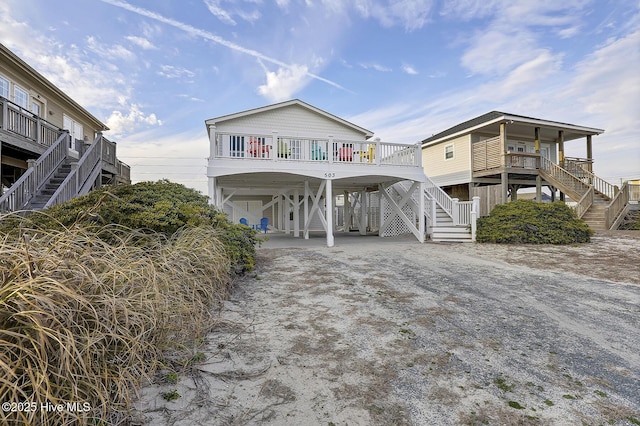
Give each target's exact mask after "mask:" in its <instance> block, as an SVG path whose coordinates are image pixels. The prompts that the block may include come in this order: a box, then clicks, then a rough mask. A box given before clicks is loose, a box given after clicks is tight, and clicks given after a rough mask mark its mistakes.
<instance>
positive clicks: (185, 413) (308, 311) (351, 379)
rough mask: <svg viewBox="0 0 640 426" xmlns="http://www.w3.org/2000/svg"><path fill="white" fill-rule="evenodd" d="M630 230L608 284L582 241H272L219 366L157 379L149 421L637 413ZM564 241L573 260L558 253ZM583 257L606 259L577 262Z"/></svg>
mask: <svg viewBox="0 0 640 426" xmlns="http://www.w3.org/2000/svg"><path fill="white" fill-rule="evenodd" d="M601 238H604V239H607V241H609V243H611V241H610V240H611V238H610V237H608V236H606V235H605V236H602V237H601ZM621 238H626V237H624V236H623V237H621ZM629 239H630V241H632V243H631V245H629V243H628V242H627V243H625V242H624V241H623V242H622V243H621V242H620V241H618V244H617V245H616V244H613V243H611V244H613V245H612V246H611V247H613V246H615V247H618V249H619V250H620V253H621V254H620V256H618V257H615V256H614V257H612V259H621V260H620V262H625V263H621V264H615V261H614V260H612V261H611V262H613V263H610V264H609V267H610V268H611V271H612V272H610V273H609V274H608V275H609V276H611V277H613V278H614V279H616V280H617V281H609V280H605V279H602V278H597V277H601V276H603V274H604V276H607V275H606V270H605V271H604V272H603V271H602V268H603V266H602V265H598V264H596V263H594V262H593V256H592V257H591V259H592V260H591V262H589V260H588V259H589V256H588V255H584V256H582V255H581V256H572V255H571V253H570V252H571V250H573V249H572V248H557V247H550V246H538V247H530V246H528V247H526V246H513V247H512V248H511V249H509V247H506V248H505V246H501V247H497V246H492V245H480V244H437V243H425V244H418V243H417V242H415V241H414V240H411V239H409V238H399V239H380V238H378V237H355V238H353V237H347V236H345V237H342V238H340V237H339V238H338V239H337V240H336V246H335V247H333V248H326V247H324V245H323V243H324V240H323V239H322V238H318V239H311V240H309V241H300V240H293V239H282V238H273V239H272V240H270V241H269V242H268V243H267V244H265V246H264V247H263V248H261V249H260V250H259V251H258V253H259V258H258V266H257V269H256V271H255V273H254V274H252V275H251V276H247V277H244V278H243V279H242V280H240V281H238V282H237V283H236V285H235V287H234V291H233V294H232V295H231V298H230V300H229V301H228V302H227V303H226V304H225V308H224V309H223V311H222V312H221V320H222V323H221V327H220V328H219V329H218V330H217V331H216V332H214V333H212V334H211V335H209V337H208V339H207V341H208V342H209V343H208V345H209V346H208V347H207V348H206V350H205V351H204V355H205V356H204V362H203V363H202V364H200V365H198V366H196V368H194V369H193V370H192V371H191V374H190V375H188V376H185V377H182V378H181V379H180V381H179V383H178V384H177V385H171V384H164V385H154V386H148V387H146V388H144V389H143V392H142V398H141V401H142V402H141V403H140V404H139V409H140V411H141V412H142V413H143V414H144V417H145V419H146V421H147V422H148V423H149V424H181V425H182V424H184V425H191V424H215V425H218V424H219V425H227V424H229V425H230V424H259V425H325V426H330V425H402V424H408V425H439V424H442V425H450V424H469V425H474V424H492V425H494V424H505V425H514V424H523V425H528V424H531V425H538V424H550V425H551V424H552V425H557V424H589V425H591V424H603V423H611V424H618V425H638V424H640V285H638V284H639V283H638V282H635V279H634V278H630V279H627V278H628V277H638V278H640V269H639V268H640V267H639V266H638V263H637V262H638V256H637V253H640V235H637V234H634V235H633V236H632V237H629ZM603 244H604V243H603ZM634 244H635V246H634ZM598 247H600V246H598ZM598 247H596V246H594V245H583V246H581V247H578V248H574V249H575V250H578V251H579V252H582V253H583V252H585V251H588V250H591V252H593V251H594V250H596V251H597V250H598ZM600 249H601V247H600ZM629 250H631V252H629ZM633 250H635V255H634V252H633ZM554 253H555V255H554ZM563 253H569V254H568V257H567V258H568V259H569V260H570V262H571V263H572V265H573V269H572V268H570V267H563V266H562V264H561V262H559V259H557V258H554V259H551V258H550V257H551V256H552V255H554V256H560V255H562V254H563ZM607 253H608V254H611V248H609V249H608V252H607ZM574 254H575V253H574ZM627 255H628V256H630V257H629V258H630V259H636V262H635V263H633V262H632V263H631V264H629V263H628V260H627V258H626V257H625V256H627ZM545 256H546V257H545ZM585 256H586V257H585ZM545 258H546V259H547V260H548V262H545ZM577 258H580V259H583V262H584V264H585V268H587V267H588V266H589V265H591V266H593V267H592V268H591V269H594V270H595V269H597V271H594V272H593V273H588V272H584V271H587V270H588V268H587V269H584V268H583V269H578V271H582V272H583V273H582V274H576V273H573V272H566V271H575V264H576V262H578V260H576V259H577ZM571 259H573V260H571ZM508 262H512V263H508ZM525 265H529V266H525ZM531 265H533V266H535V268H532V267H530V266H531ZM558 265H560V266H558ZM616 268H617V269H616ZM619 268H627V269H631V271H632V273H631V274H628V273H627V272H626V271H625V273H624V274H617V275H616V274H615V271H616V270H618V269H619ZM634 268H635V270H636V272H637V273H636V274H635V275H634V274H633V269H634ZM174 389H175V390H177V393H178V394H179V395H180V398H178V399H176V400H174V401H171V402H167V401H165V400H164V399H162V398H161V397H159V396H158V395H161V394H162V393H163V392H167V391H168V390H169V391H170V390H174Z"/></svg>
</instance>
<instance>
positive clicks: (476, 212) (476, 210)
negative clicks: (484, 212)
mask: <svg viewBox="0 0 640 426" xmlns="http://www.w3.org/2000/svg"><path fill="white" fill-rule="evenodd" d="M538 202H540V200H538ZM479 216H480V197H479V196H477V195H476V196H474V197H473V203H472V204H471V241H475V240H476V230H477V229H478V228H477V224H476V221H477V219H478V217H479Z"/></svg>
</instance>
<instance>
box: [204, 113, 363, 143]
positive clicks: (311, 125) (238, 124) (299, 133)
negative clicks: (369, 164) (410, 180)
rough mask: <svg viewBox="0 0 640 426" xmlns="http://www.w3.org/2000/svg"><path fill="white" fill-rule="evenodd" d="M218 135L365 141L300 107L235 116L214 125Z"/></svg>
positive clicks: (355, 132) (353, 131) (359, 134)
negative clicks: (234, 134)
mask: <svg viewBox="0 0 640 426" xmlns="http://www.w3.org/2000/svg"><path fill="white" fill-rule="evenodd" d="M216 128H217V131H219V132H238V133H258V134H271V132H278V135H279V136H292V137H318V138H326V137H327V136H333V137H334V138H335V139H350V140H364V139H365V137H364V135H363V134H362V133H360V132H358V131H356V130H354V129H353V128H350V127H348V126H345V125H343V124H341V123H339V122H337V121H334V120H331V119H330V118H328V117H324V116H322V115H320V114H316V113H314V112H313V111H310V110H308V109H306V108H304V107H301V106H299V105H289V106H286V107H282V108H278V109H273V110H270V111H264V112H260V113H256V114H252V115H248V116H244V117H238V118H235V119H232V120H229V121H225V122H222V123H218V124H217V125H216Z"/></svg>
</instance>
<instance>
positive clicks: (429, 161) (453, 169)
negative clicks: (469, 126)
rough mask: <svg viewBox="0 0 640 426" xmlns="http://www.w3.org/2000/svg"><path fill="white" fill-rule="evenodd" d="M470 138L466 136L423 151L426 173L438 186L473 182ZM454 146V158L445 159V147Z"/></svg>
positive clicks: (423, 163) (423, 164)
mask: <svg viewBox="0 0 640 426" xmlns="http://www.w3.org/2000/svg"><path fill="white" fill-rule="evenodd" d="M470 140H471V139H470V136H469V135H464V136H460V137H458V138H455V139H451V140H450V141H447V142H442V143H439V144H437V145H434V146H430V147H427V148H424V149H423V150H422V166H423V168H424V172H425V174H426V175H427V176H429V177H430V178H431V179H432V180H433V181H434V182H435V183H437V184H438V185H455V184H459V183H465V182H469V181H470V180H471V148H470ZM449 145H453V158H451V159H445V147H447V146H449Z"/></svg>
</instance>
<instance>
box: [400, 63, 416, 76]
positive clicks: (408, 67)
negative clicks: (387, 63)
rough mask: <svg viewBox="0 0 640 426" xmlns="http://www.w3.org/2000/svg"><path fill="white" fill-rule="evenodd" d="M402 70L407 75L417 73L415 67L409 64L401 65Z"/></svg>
mask: <svg viewBox="0 0 640 426" xmlns="http://www.w3.org/2000/svg"><path fill="white" fill-rule="evenodd" d="M402 71H404V72H405V73H407V74H409V75H418V71H416V69H415V68H414V67H412V66H411V65H407V64H404V65H402Z"/></svg>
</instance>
